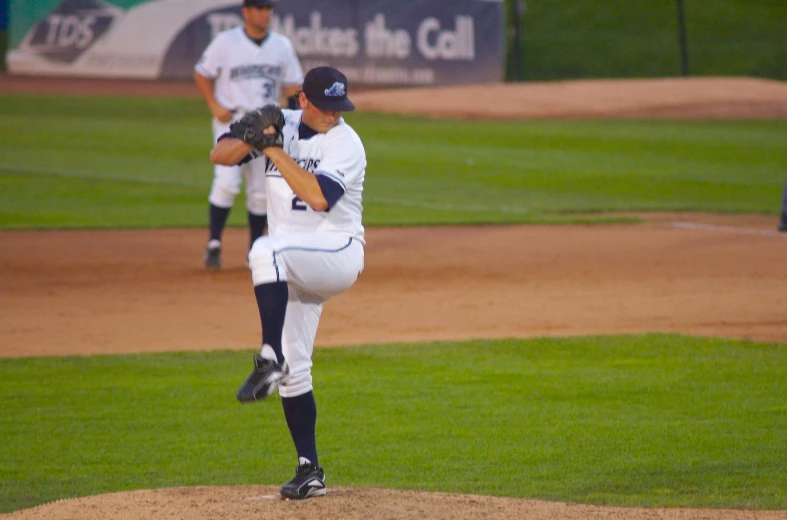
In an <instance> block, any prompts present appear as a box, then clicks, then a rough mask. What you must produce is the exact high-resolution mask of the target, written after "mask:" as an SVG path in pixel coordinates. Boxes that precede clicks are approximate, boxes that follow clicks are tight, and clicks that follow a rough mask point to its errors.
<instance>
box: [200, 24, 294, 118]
mask: <svg viewBox="0 0 787 520" xmlns="http://www.w3.org/2000/svg"><path fill="white" fill-rule="evenodd" d="M194 70H196V71H197V72H198V73H199V74H201V75H203V76H205V77H206V78H211V79H213V80H214V90H215V93H214V95H215V96H216V100H217V101H218V102H219V103H221V105H222V106H224V107H225V108H227V109H229V110H233V111H238V113H239V114H240V113H245V112H250V111H252V110H254V109H255V108H257V107H261V106H263V105H268V104H271V103H272V104H275V105H277V106H278V105H279V99H280V98H281V87H282V85H299V84H301V83H303V70H302V69H301V64H300V62H299V61H298V57H297V55H296V54H295V49H294V48H293V46H292V43H291V42H290V40H289V39H287V37H286V36H284V35H282V34H279V33H276V32H273V31H268V36H267V38H266V39H265V40H264V41H263V43H262V45H257V44H256V43H254V42H253V41H252V40H251V39H249V37H248V36H246V33H245V32H244V30H243V27H236V28H234V29H229V30H227V31H223V32H221V33H219V34H218V35H217V36H216V37H215V38H214V39H213V41H212V42H211V43H210V45H208V47H207V48H206V49H205V51H204V52H203V53H202V57H201V58H200V60H199V61H198V62H197V64H196V65H195V66H194Z"/></svg>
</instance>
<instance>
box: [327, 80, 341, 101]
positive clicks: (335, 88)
mask: <svg viewBox="0 0 787 520" xmlns="http://www.w3.org/2000/svg"><path fill="white" fill-rule="evenodd" d="M325 95H326V96H328V97H344V83H342V82H341V81H337V82H336V83H334V84H333V85H331V88H326V89H325Z"/></svg>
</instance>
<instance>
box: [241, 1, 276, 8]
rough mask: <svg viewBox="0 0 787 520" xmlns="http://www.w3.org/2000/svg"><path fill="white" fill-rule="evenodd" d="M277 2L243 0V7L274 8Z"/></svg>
mask: <svg viewBox="0 0 787 520" xmlns="http://www.w3.org/2000/svg"><path fill="white" fill-rule="evenodd" d="M276 2H277V0H243V7H266V6H271V7H273V6H275V5H276Z"/></svg>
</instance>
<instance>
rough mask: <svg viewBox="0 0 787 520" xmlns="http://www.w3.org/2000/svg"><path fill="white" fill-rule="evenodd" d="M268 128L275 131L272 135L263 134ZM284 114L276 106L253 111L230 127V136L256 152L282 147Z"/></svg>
mask: <svg viewBox="0 0 787 520" xmlns="http://www.w3.org/2000/svg"><path fill="white" fill-rule="evenodd" d="M269 126H273V127H274V128H275V129H276V131H275V132H274V133H272V134H265V133H263V131H264V130H265V129H266V128H268V127H269ZM283 128H284V114H282V111H281V109H279V107H277V106H276V105H265V106H264V107H262V108H258V109H257V110H253V111H252V112H249V113H247V114H246V115H244V116H243V117H241V118H240V119H239V120H238V121H236V122H234V123H232V124H231V125H230V134H232V136H233V137H235V138H237V139H240V140H242V141H244V142H246V143H248V144H250V145H252V146H253V147H254V148H256V149H257V150H262V149H264V148H267V147H269V146H277V147H279V148H282V147H283V146H284V136H283V135H282V129H283Z"/></svg>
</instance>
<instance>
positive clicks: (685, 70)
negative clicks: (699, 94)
mask: <svg viewBox="0 0 787 520" xmlns="http://www.w3.org/2000/svg"><path fill="white" fill-rule="evenodd" d="M676 2H677V7H678V35H679V37H680V73H681V75H683V76H688V75H689V50H688V45H687V43H686V16H685V14H684V11H683V0H676Z"/></svg>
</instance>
